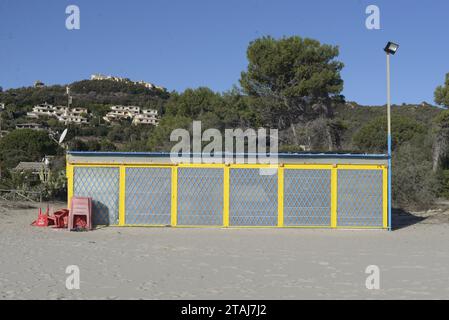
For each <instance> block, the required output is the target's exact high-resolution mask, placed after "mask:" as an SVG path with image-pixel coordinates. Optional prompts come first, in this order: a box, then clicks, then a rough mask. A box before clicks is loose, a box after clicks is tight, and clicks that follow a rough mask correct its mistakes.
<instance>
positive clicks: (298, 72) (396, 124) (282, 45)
mask: <svg viewBox="0 0 449 320" xmlns="http://www.w3.org/2000/svg"><path fill="white" fill-rule="evenodd" d="M247 58H248V67H247V69H246V70H244V71H243V72H242V74H241V77H240V79H239V86H238V87H237V86H236V87H234V88H231V89H230V90H229V91H227V92H223V93H219V92H214V91H213V90H211V89H209V88H207V87H200V88H195V89H187V90H185V91H184V92H175V91H173V92H167V91H165V90H159V89H148V88H146V87H145V86H143V85H140V84H134V83H131V82H130V83H127V82H116V81H112V80H82V81H77V82H74V83H71V84H69V86H70V88H71V94H72V96H73V106H79V107H86V108H87V109H88V110H89V113H90V123H89V125H85V126H76V125H71V126H69V134H68V136H67V143H68V145H69V149H71V150H92V151H99V150H103V151H114V150H118V151H170V149H171V147H172V146H173V144H174V142H170V139H169V138H170V133H171V132H172V130H174V129H176V128H185V129H187V130H191V126H192V121H194V120H200V121H202V129H203V130H205V129H208V128H216V129H218V130H220V131H222V132H223V131H224V129H225V128H242V129H246V128H259V127H265V128H276V129H279V137H280V141H279V150H280V151H281V152H290V151H291V152H304V151H307V152H308V151H313V152H358V153H385V152H386V140H387V137H386V107H385V106H361V105H358V104H357V103H356V102H347V101H345V97H343V96H342V95H341V91H342V89H343V85H344V83H343V79H342V78H341V76H340V71H341V70H342V68H343V67H344V66H343V63H342V62H340V61H339V60H338V48H337V47H334V46H329V45H326V44H321V43H320V42H318V41H316V40H313V39H303V38H300V37H288V38H281V39H274V38H271V37H263V38H260V39H257V40H255V41H253V42H251V43H250V44H249V47H248V50H247ZM448 87H449V76H448V77H447V79H446V82H445V83H444V84H443V85H442V86H439V87H438V88H436V91H435V102H436V103H437V104H439V105H441V106H442V107H447V106H449V93H448V92H449V89H448ZM0 102H3V103H5V105H6V108H5V110H4V111H3V112H2V113H1V120H2V123H1V124H2V130H8V131H10V133H9V134H7V135H6V136H5V137H4V138H2V139H1V140H0V166H1V168H2V172H3V175H2V180H1V181H2V182H1V183H3V184H7V183H10V182H11V181H12V179H13V175H14V174H13V173H12V172H11V171H10V169H11V168H12V167H14V166H15V165H17V163H18V162H19V161H38V160H40V159H41V158H42V157H43V156H44V155H45V154H48V153H54V154H62V150H61V149H60V148H58V147H57V146H56V145H52V143H53V142H52V140H51V139H50V138H48V137H47V138H48V139H47V138H46V137H45V135H46V134H43V133H40V134H39V135H36V133H34V132H32V131H31V130H30V131H28V130H27V131H25V130H23V131H22V132H21V133H16V132H17V131H18V130H14V128H15V125H16V124H18V123H23V122H27V121H29V120H28V119H27V118H26V112H27V111H30V110H31V108H32V107H33V106H34V105H36V104H39V103H43V102H48V103H51V104H55V105H58V104H59V105H65V104H66V103H67V96H66V85H55V86H47V87H43V88H34V87H27V88H19V89H10V90H6V91H4V92H0ZM111 105H138V106H140V107H142V108H153V109H157V110H158V111H159V115H160V123H159V126H157V127H153V126H148V125H138V126H134V125H132V124H131V122H130V121H128V120H123V121H122V122H120V123H118V124H114V125H110V124H108V123H105V122H104V120H103V119H102V117H103V116H104V114H105V113H106V112H107V111H108V110H109V108H110V106H111ZM442 107H436V106H432V105H430V104H427V103H421V104H417V105H405V104H404V105H394V106H392V130H393V199H394V205H395V206H398V207H403V208H411V207H413V208H428V207H430V206H432V204H433V203H434V201H435V199H436V198H438V197H447V196H449V171H448V169H449V152H448V151H449V143H448V142H449V114H448V112H449V111H446V110H445V109H444V108H442ZM33 121H34V120H33ZM37 121H38V122H39V123H41V124H43V125H44V126H45V127H47V128H48V129H49V130H50V131H51V132H61V131H62V130H63V129H64V126H63V125H61V124H60V123H58V122H57V121H56V120H55V119H52V118H40V119H39V120H37ZM44 132H45V131H44ZM23 140H28V141H30V142H29V143H32V144H33V145H34V144H36V146H35V147H33V148H32V149H31V150H32V151H33V152H27V150H28V148H31V147H30V146H29V145H27V144H26V143H22V141H23ZM44 140H46V141H44ZM62 169H63V162H61V166H60V167H59V168H55V170H62ZM1 183H0V185H1Z"/></svg>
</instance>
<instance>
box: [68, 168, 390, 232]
mask: <svg viewBox="0 0 449 320" xmlns="http://www.w3.org/2000/svg"><path fill="white" fill-rule="evenodd" d="M75 167H115V168H118V169H119V172H120V180H119V223H118V226H120V227H161V226H165V227H166V225H130V224H126V202H125V200H126V199H125V197H126V168H170V169H171V209H170V215H171V218H170V226H172V227H182V228H189V227H195V228H197V227H200V228H201V227H207V228H222V227H225V228H228V227H232V228H273V227H280V228H324V229H326V228H333V229H335V228H338V229H388V227H389V226H388V203H387V197H388V190H387V187H388V167H387V166H386V165H369V164H363V165H358V164H338V165H332V164H280V165H271V164H215V163H205V164H202V163H179V164H165V163H137V162H136V163H114V162H111V163H100V162H91V163H89V162H84V163H69V162H67V164H66V175H67V197H68V206H69V207H70V202H71V198H72V196H73V194H74V174H75V171H74V168H75ZM178 168H222V169H223V225H221V226H204V225H195V226H193V225H191V226H187V225H182V226H180V225H178V224H177V211H178ZM231 169H275V170H277V176H278V177H277V178H278V197H277V200H278V218H277V226H230V225H229V207H230V206H229V205H230V197H229V192H230V170H231ZM294 169H303V170H304V169H306V170H317V169H318V170H320V169H321V170H331V190H330V192H331V223H330V225H329V226H285V225H284V174H285V170H294ZM338 170H382V191H383V203H382V211H383V212H382V213H383V216H382V220H383V223H382V227H377V226H376V227H371V226H338V223H337V221H338V220H337V215H338V208H337V204H338Z"/></svg>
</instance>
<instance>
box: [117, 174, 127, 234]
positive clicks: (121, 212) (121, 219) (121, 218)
mask: <svg viewBox="0 0 449 320" xmlns="http://www.w3.org/2000/svg"><path fill="white" fill-rule="evenodd" d="M125 197H126V167H125V166H120V181H119V198H118V199H119V206H118V225H119V226H124V225H125Z"/></svg>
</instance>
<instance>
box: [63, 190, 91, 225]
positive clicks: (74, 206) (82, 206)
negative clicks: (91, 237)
mask: <svg viewBox="0 0 449 320" xmlns="http://www.w3.org/2000/svg"><path fill="white" fill-rule="evenodd" d="M81 217H85V219H86V224H85V225H86V229H87V230H92V198H89V197H72V201H71V203H70V212H69V225H68V228H69V230H73V229H74V228H75V227H79V226H78V223H77V221H79V219H80V218H81ZM83 227H84V226H83Z"/></svg>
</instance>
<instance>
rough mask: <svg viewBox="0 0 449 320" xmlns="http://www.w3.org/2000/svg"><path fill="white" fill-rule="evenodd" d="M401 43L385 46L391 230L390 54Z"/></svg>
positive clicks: (391, 43)
mask: <svg viewBox="0 0 449 320" xmlns="http://www.w3.org/2000/svg"><path fill="white" fill-rule="evenodd" d="M398 48H399V45H398V44H396V43H393V42H391V41H388V43H387V45H386V46H385V48H384V51H385V52H386V53H387V145H388V229H389V230H391V96H390V55H394V54H395V53H396V51H398Z"/></svg>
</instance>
